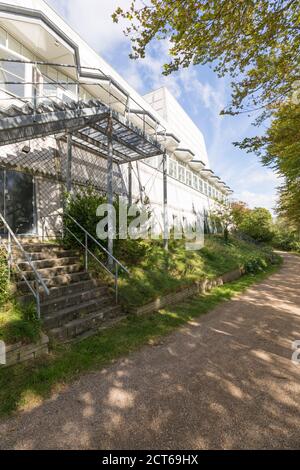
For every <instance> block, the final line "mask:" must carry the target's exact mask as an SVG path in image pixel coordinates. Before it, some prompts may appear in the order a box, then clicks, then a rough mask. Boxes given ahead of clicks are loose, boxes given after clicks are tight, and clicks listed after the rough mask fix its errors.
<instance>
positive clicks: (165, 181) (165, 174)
mask: <svg viewBox="0 0 300 470" xmlns="http://www.w3.org/2000/svg"><path fill="white" fill-rule="evenodd" d="M163 198H164V204H163V224H164V249H165V250H166V251H168V248H169V223H168V168H167V154H166V152H165V153H164V155H163Z"/></svg>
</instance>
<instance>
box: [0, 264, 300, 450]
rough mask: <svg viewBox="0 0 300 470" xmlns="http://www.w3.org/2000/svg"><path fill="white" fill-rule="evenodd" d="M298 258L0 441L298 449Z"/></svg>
mask: <svg viewBox="0 0 300 470" xmlns="http://www.w3.org/2000/svg"><path fill="white" fill-rule="evenodd" d="M297 339H299V340H300V257H296V256H293V255H285V264H284V266H283V267H282V269H281V270H280V272H278V273H277V274H274V275H273V276H271V277H270V278H269V279H268V280H266V281H264V282H263V283H262V284H259V285H256V286H254V287H252V288H251V289H248V290H247V292H246V293H244V294H242V295H240V296H239V297H237V298H235V299H234V300H232V301H229V302H227V303H225V304H224V303H223V304H222V305H220V306H219V307H218V308H216V309H215V310H214V311H213V312H211V313H209V314H208V315H206V316H203V317H201V318H200V319H199V320H198V321H194V322H192V323H190V324H189V325H187V326H186V327H185V328H183V329H181V330H180V331H177V332H176V333H174V334H172V335H170V336H168V337H167V338H166V339H165V340H164V341H163V343H161V344H160V345H158V346H154V347H153V346H152V347H150V346H147V347H145V348H143V349H142V350H141V351H139V352H137V353H135V354H132V355H131V356H130V357H129V358H127V359H124V360H120V361H118V362H116V363H115V364H114V365H112V366H111V367H109V368H108V369H106V370H103V371H101V372H98V373H93V374H89V375H86V376H83V377H82V378H81V379H80V380H79V381H78V382H76V383H74V384H72V385H70V386H69V387H68V388H67V389H66V390H65V391H64V392H63V393H61V394H59V395H58V396H55V397H53V398H52V399H51V400H48V401H47V402H44V404H43V405H41V406H40V407H38V408H36V409H34V410H32V411H30V412H26V413H23V414H22V415H19V416H18V417H15V418H12V419H9V420H7V421H5V422H2V423H1V424H0V448H2V449H5V448H6V449H7V448H14V449H78V448H79V449H138V448H142V449H185V448H187V449H202V448H204V449H205V448H223V449H231V448H298V449H299V448H300V435H299V434H300V433H299V423H300V365H299V366H296V365H293V363H292V362H291V354H292V349H291V345H292V342H293V341H295V340H297Z"/></svg>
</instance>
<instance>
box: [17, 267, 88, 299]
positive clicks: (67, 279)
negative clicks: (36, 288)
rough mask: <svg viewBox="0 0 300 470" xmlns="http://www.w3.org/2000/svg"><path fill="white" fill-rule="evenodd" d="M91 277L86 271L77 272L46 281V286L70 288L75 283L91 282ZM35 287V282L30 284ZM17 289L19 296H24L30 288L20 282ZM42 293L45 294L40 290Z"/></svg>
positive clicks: (23, 282)
mask: <svg viewBox="0 0 300 470" xmlns="http://www.w3.org/2000/svg"><path fill="white" fill-rule="evenodd" d="M89 280H90V275H89V273H87V272H85V271H80V272H75V273H68V274H60V275H58V276H54V277H52V278H51V279H46V280H45V282H46V285H47V287H48V288H50V289H51V288H53V287H58V288H61V287H62V286H69V285H71V284H73V283H77V282H81V281H89ZM30 283H31V285H33V282H30ZM16 288H17V295H18V294H19V295H22V293H25V294H28V290H29V289H28V286H27V284H26V282H25V281H22V280H20V281H18V282H17V283H16ZM40 292H43V290H42V289H40Z"/></svg>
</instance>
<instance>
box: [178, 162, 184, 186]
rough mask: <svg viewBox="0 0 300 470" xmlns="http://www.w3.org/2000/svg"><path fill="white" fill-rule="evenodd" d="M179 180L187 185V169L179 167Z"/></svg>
mask: <svg viewBox="0 0 300 470" xmlns="http://www.w3.org/2000/svg"><path fill="white" fill-rule="evenodd" d="M178 179H179V181H181V182H182V183H185V168H184V167H183V166H182V165H178Z"/></svg>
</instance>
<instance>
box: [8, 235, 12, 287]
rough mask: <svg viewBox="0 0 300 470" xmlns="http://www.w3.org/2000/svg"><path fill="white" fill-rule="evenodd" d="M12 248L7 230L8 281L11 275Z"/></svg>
mask: <svg viewBox="0 0 300 470" xmlns="http://www.w3.org/2000/svg"><path fill="white" fill-rule="evenodd" d="M11 257H12V250H11V235H10V232H8V281H10V276H11V262H12V259H11Z"/></svg>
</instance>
